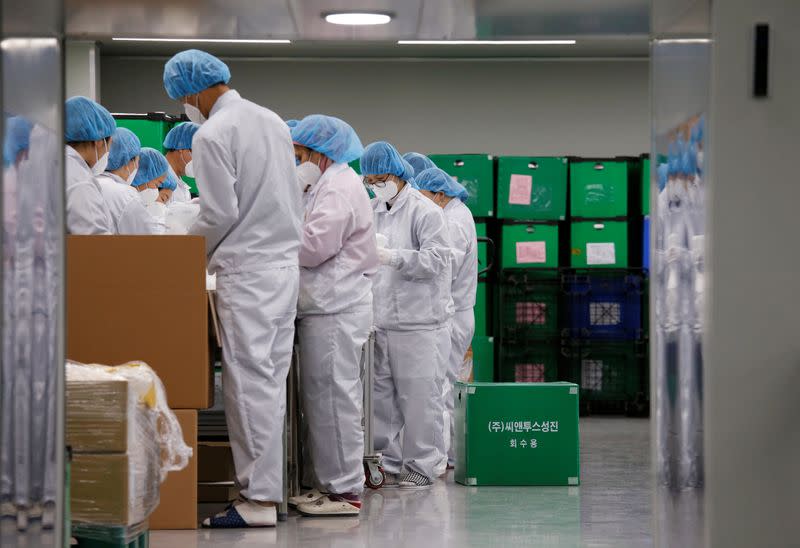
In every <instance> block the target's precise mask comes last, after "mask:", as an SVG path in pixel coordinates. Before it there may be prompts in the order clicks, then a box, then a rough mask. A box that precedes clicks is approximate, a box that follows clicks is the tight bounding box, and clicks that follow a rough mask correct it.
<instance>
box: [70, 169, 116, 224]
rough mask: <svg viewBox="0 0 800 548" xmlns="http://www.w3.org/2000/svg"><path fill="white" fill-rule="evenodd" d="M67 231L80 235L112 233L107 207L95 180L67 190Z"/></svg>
mask: <svg viewBox="0 0 800 548" xmlns="http://www.w3.org/2000/svg"><path fill="white" fill-rule="evenodd" d="M67 231H68V232H69V233H70V234H82V235H91V234H103V235H109V234H113V233H114V228H113V225H112V223H111V215H110V214H109V213H108V206H107V205H106V201H105V200H104V199H103V194H102V193H101V192H100V188H99V186H98V185H97V182H96V181H95V180H93V179H92V180H88V181H81V182H79V183H77V184H73V185H70V186H69V187H68V188H67Z"/></svg>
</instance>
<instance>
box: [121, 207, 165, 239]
mask: <svg viewBox="0 0 800 548" xmlns="http://www.w3.org/2000/svg"><path fill="white" fill-rule="evenodd" d="M118 224H119V227H118V228H119V233H120V234H130V235H149V234H164V232H165V231H166V225H165V224H164V222H163V221H161V220H160V219H157V218H156V217H154V216H152V215H150V213H148V212H147V210H146V209H145V207H144V204H143V203H142V201H141V200H139V199H138V198H135V199H132V200H131V201H129V202H128V205H126V206H125V209H124V210H123V212H122V215H121V216H120V218H119V222H118Z"/></svg>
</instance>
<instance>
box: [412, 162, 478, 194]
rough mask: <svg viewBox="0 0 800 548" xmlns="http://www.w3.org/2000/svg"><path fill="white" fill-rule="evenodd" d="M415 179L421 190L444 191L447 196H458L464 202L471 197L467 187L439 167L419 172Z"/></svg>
mask: <svg viewBox="0 0 800 548" xmlns="http://www.w3.org/2000/svg"><path fill="white" fill-rule="evenodd" d="M414 180H415V181H416V183H417V185H418V186H419V189H420V190H427V191H429V192H443V193H444V194H445V195H446V196H450V197H451V198H458V199H459V200H461V201H462V202H466V201H467V199H468V198H469V192H467V189H466V188H464V187H463V186H462V185H461V184H460V183H458V182H456V181H455V179H453V178H452V177H451V176H450V175H449V174H448V173H447V172H446V171H443V170H441V169H439V168H438V167H432V168H430V169H426V170H424V171H423V172H422V173H417V175H416V177H414Z"/></svg>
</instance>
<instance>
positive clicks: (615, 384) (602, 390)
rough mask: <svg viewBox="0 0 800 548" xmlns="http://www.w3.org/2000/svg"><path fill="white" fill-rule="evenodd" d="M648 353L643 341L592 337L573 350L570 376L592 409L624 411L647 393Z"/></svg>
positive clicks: (588, 406) (587, 405) (589, 408)
mask: <svg viewBox="0 0 800 548" xmlns="http://www.w3.org/2000/svg"><path fill="white" fill-rule="evenodd" d="M645 353H646V349H645V347H644V346H643V345H642V344H641V343H630V342H626V343H622V342H620V343H612V342H602V343H601V342H596V341H591V342H589V343H586V344H584V345H582V346H579V347H577V348H574V349H572V350H571V357H570V358H568V361H569V365H568V367H567V378H569V379H570V380H571V381H574V382H576V383H577V384H578V385H579V386H580V388H581V401H582V403H583V405H584V407H586V408H587V409H588V410H589V411H590V412H592V410H593V411H594V412H612V413H624V412H627V411H629V408H630V406H632V405H633V404H634V401H637V400H638V399H639V398H640V397H642V396H645V394H644V392H645V390H646V386H647V381H646V379H645V375H644V368H645V364H644V354H645Z"/></svg>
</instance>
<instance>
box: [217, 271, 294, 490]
mask: <svg viewBox="0 0 800 548" xmlns="http://www.w3.org/2000/svg"><path fill="white" fill-rule="evenodd" d="M298 284H299V273H298V269H297V267H288V268H276V269H270V270H263V271H258V272H245V273H237V274H230V275H224V274H223V275H220V274H218V275H217V311H218V314H219V321H220V330H221V335H222V359H223V370H222V387H223V395H224V398H225V415H226V418H227V422H228V433H229V435H230V440H231V449H232V451H233V462H234V465H235V466H236V479H237V481H238V483H239V486H240V487H241V493H242V496H244V497H246V498H248V499H252V500H256V501H271V502H281V501H282V500H283V428H284V419H285V414H286V377H287V375H288V373H289V366H290V364H291V360H292V348H293V345H294V320H295V315H296V310H297V293H298Z"/></svg>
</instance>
